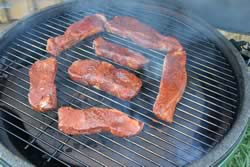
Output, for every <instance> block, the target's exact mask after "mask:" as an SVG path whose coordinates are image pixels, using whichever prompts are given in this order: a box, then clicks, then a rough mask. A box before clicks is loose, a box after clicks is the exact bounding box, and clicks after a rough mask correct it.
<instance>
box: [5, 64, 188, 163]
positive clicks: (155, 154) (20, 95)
mask: <svg viewBox="0 0 250 167" xmlns="http://www.w3.org/2000/svg"><path fill="white" fill-rule="evenodd" d="M24 67H25V66H24ZM25 68H27V67H25ZM27 69H28V68H27ZM17 71H18V70H17ZM19 72H20V71H19ZM20 73H22V72H20ZM22 74H24V75H26V76H27V74H25V73H22ZM18 79H20V80H22V79H21V78H18ZM22 81H24V82H26V83H27V84H28V82H27V81H25V80H22ZM12 83H13V82H12ZM8 89H10V88H8ZM25 89H26V88H25ZM12 91H15V90H13V89H12ZM26 91H28V90H27V89H26ZM15 93H18V92H15ZM19 95H20V96H23V97H25V96H24V95H22V94H19ZM25 98H27V97H25ZM74 98H75V97H74ZM78 100H79V99H78ZM85 103H86V102H85ZM88 105H90V104H88ZM74 106H75V107H77V106H76V105H74ZM77 108H79V107H77ZM54 121H56V120H54ZM56 122H57V121H56ZM85 137H87V136H85ZM88 138H89V137H88ZM140 138H141V139H143V140H144V141H147V140H146V139H144V138H142V137H140ZM127 141H129V140H128V139H127ZM130 142H131V141H130ZM147 142H148V143H151V142H149V141H147ZM97 143H98V144H100V143H99V142H97ZM101 145H102V146H104V145H103V144H101ZM137 146H138V144H137ZM140 147H141V148H143V147H142V146H140ZM146 150H148V149H146ZM165 151H167V152H169V153H171V154H174V153H172V152H170V151H168V150H165ZM114 152H116V151H114ZM151 152H152V151H151ZM116 153H117V154H118V152H116ZM155 155H156V154H155ZM176 156H177V157H179V156H178V155H176ZM160 157H162V156H160ZM179 158H181V159H183V160H184V158H182V157H179ZM164 159H165V160H166V158H164ZM150 161H152V160H150ZM185 161H187V160H185ZM152 162H154V161H152ZM170 162H171V161H170ZM171 163H173V162H171ZM156 164H157V163H156ZM158 165H159V164H158Z"/></svg>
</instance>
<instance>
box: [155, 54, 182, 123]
mask: <svg viewBox="0 0 250 167" xmlns="http://www.w3.org/2000/svg"><path fill="white" fill-rule="evenodd" d="M185 65H186V53H185V51H183V50H182V49H179V50H176V51H172V52H170V53H168V55H167V56H166V57H165V60H164V64H163V72H162V79H161V83H160V89H159V94H158V96H157V98H156V101H155V104H154V107H153V112H154V114H155V115H156V116H157V117H158V118H159V119H161V120H164V121H167V122H170V123H171V122H173V117H174V112H175V108H176V104H177V103H178V102H179V101H180V99H181V97H182V94H183V93H184V90H185V87H186V84H187V73H186V67H185Z"/></svg>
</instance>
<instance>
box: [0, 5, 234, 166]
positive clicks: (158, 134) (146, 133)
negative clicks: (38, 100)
mask: <svg viewBox="0 0 250 167" xmlns="http://www.w3.org/2000/svg"><path fill="white" fill-rule="evenodd" d="M94 13H104V14H106V15H107V17H108V18H109V19H111V18H112V17H113V16H116V15H127V16H132V17H135V18H138V19H140V20H141V21H143V22H145V23H147V24H149V25H151V26H153V27H155V28H156V29H157V30H159V31H160V32H161V33H163V34H166V35H172V36H175V37H176V38H177V39H179V40H180V42H181V43H182V44H183V46H184V48H185V50H186V51H187V57H188V59H187V72H188V85H187V88H186V90H185V93H184V96H183V98H182V100H181V102H180V103H179V104H178V106H177V109H176V114H175V121H174V123H173V124H171V125H169V124H167V123H165V122H162V121H159V120H156V119H155V117H154V115H153V113H152V105H153V103H154V100H155V97H156V95H157V92H158V88H159V82H160V79H161V69H162V63H163V58H164V56H165V54H163V53H161V52H157V51H154V50H147V49H143V48H140V47H138V46H136V45H135V44H134V43H133V42H131V41H128V40H126V39H123V38H121V37H118V36H116V35H113V34H109V33H102V34H101V35H102V36H103V37H104V38H105V39H106V40H108V41H112V42H114V43H118V44H120V45H123V46H125V47H128V48H131V49H133V50H135V51H137V52H141V53H142V54H144V55H145V56H146V57H147V58H149V59H150V60H151V62H150V63H149V65H147V66H146V67H145V68H144V69H143V70H140V71H134V70H132V69H129V68H125V67H122V66H120V65H119V64H116V63H115V62H112V61H110V60H108V59H105V58H101V57H96V56H95V53H94V50H93V47H92V39H94V37H92V38H90V39H88V40H85V41H82V42H81V43H79V44H77V45H76V46H74V47H73V48H71V49H69V50H67V51H66V52H64V53H63V54H62V55H60V56H59V57H58V65H59V67H58V73H57V77H56V84H57V92H58V101H59V107H60V106H64V105H71V106H73V107H75V108H86V107H90V106H99V107H112V108H116V109H119V110H121V111H123V112H124V113H127V114H129V115H130V116H131V117H132V118H135V119H138V120H140V121H143V122H144V123H145V128H144V130H143V131H142V132H141V133H140V134H139V135H138V136H135V137H131V138H116V137H113V136H112V135H110V134H96V135H81V136H69V135H65V134H63V133H61V132H60V131H59V130H58V129H57V122H58V121H57V111H52V112H48V113H37V112H34V111H32V109H31V107H30V106H29V104H28V99H27V94H28V89H29V78H28V70H29V68H30V65H31V64H32V63H33V62H34V61H36V60H39V59H44V58H46V57H48V54H47V52H46V50H45V47H46V41H47V39H48V38H49V37H54V36H57V35H60V34H63V32H64V31H65V29H66V28H67V26H69V25H70V24H72V23H73V22H75V21H77V20H80V19H81V18H83V17H84V16H86V15H90V14H94ZM149 13H150V12H149ZM156 18H157V20H156ZM159 20H165V21H164V22H157V21H159ZM99 35H100V34H99ZM78 59H99V60H104V61H108V62H110V63H112V64H114V65H115V66H116V67H119V68H125V69H127V70H129V71H131V72H133V73H135V74H136V75H137V76H139V77H140V78H141V79H142V81H143V87H142V91H141V92H140V93H139V95H138V96H137V97H136V98H134V99H133V100H132V101H130V102H124V101H121V100H119V99H117V98H115V97H113V96H111V95H108V94H106V93H103V92H101V91H99V90H97V89H95V88H90V87H85V86H83V85H80V84H78V83H75V82H73V81H71V80H70V79H69V78H68V75H67V68H68V67H69V65H70V64H71V63H72V62H73V61H75V60H78ZM2 62H3V63H2V65H3V67H5V68H4V70H3V73H4V74H6V80H5V82H2V83H1V87H2V88H3V89H2V90H1V94H2V95H1V104H2V106H3V107H2V108H1V111H2V115H1V117H0V119H1V120H2V122H3V124H4V125H5V126H3V127H1V130H2V131H4V132H6V133H7V134H9V135H10V136H14V137H15V138H18V139H19V140H20V141H22V143H23V145H22V146H23V147H22V148H20V150H29V149H32V148H35V150H39V151H41V152H42V153H43V156H42V158H43V159H44V161H46V162H47V163H52V162H56V161H57V162H58V163H61V164H63V165H66V166H71V165H78V166H183V165H187V164H189V163H191V162H192V161H193V160H196V159H198V158H200V157H201V156H202V155H204V154H206V153H207V152H208V151H209V150H210V149H212V148H213V147H214V146H215V145H216V144H217V143H218V142H219V141H220V140H221V139H222V138H223V136H224V134H225V133H226V132H227V130H228V129H229V128H230V126H231V124H232V122H233V120H234V117H235V114H236V113H235V112H236V111H237V104H238V100H239V99H238V98H239V97H238V87H237V82H236V79H235V76H234V73H233V71H232V69H231V66H230V64H229V63H228V61H227V60H226V58H225V57H224V56H223V53H221V51H220V50H219V49H217V48H216V47H215V44H214V43H213V42H211V41H209V40H208V38H207V37H206V36H205V35H204V34H201V33H200V32H198V31H197V30H195V29H194V28H192V26H190V25H187V24H186V23H184V22H181V21H179V20H178V19H177V18H174V17H171V16H165V15H164V16H163V15H157V14H148V15H146V14H145V12H138V11H137V12H133V11H131V10H128V9H118V8H117V9H114V8H108V9H104V8H102V9H89V10H86V11H78V12H68V13H65V14H64V15H61V16H58V17H55V18H51V19H49V20H47V22H44V23H40V24H39V25H37V26H35V27H34V28H32V29H29V30H27V31H26V32H25V33H23V34H20V35H19V36H18V37H17V38H16V40H15V41H13V42H12V44H11V45H10V46H9V47H8V48H6V51H5V55H4V56H3V61H2ZM11 120H15V122H19V123H20V124H21V125H22V126H21V125H20V126H19V124H18V123H14V122H13V121H11ZM6 127H9V128H6ZM13 129H14V130H15V131H14V130H13ZM17 131H19V133H16V132H17ZM18 134H23V135H18ZM22 136H28V137H22ZM24 143H25V144H24Z"/></svg>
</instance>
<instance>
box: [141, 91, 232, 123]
mask: <svg viewBox="0 0 250 167" xmlns="http://www.w3.org/2000/svg"><path fill="white" fill-rule="evenodd" d="M154 93H156V94H157V92H154ZM144 109H145V107H144ZM147 110H148V109H147ZM150 112H151V110H150ZM217 113H218V112H217ZM219 114H221V113H219ZM226 116H227V115H226ZM227 117H228V116H227ZM216 119H217V118H216ZM219 121H221V120H219Z"/></svg>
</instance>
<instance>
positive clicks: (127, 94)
mask: <svg viewBox="0 0 250 167" xmlns="http://www.w3.org/2000/svg"><path fill="white" fill-rule="evenodd" d="M68 73H69V76H70V78H71V79H72V80H74V81H76V82H79V83H82V84H85V85H90V86H94V87H95V88H97V89H100V90H103V91H105V92H107V93H109V94H111V95H114V96H116V97H118V98H120V99H122V100H130V99H132V98H133V97H134V96H136V95H137V93H138V92H139V90H140V88H141V86H142V82H141V80H140V79H139V78H138V77H136V76H135V75H134V74H132V73H130V72H128V71H126V70H123V69H117V68H115V67H114V66H113V65H112V64H109V63H107V62H104V61H98V60H78V61H75V62H73V64H72V65H71V66H70V67H69V69H68Z"/></svg>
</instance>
